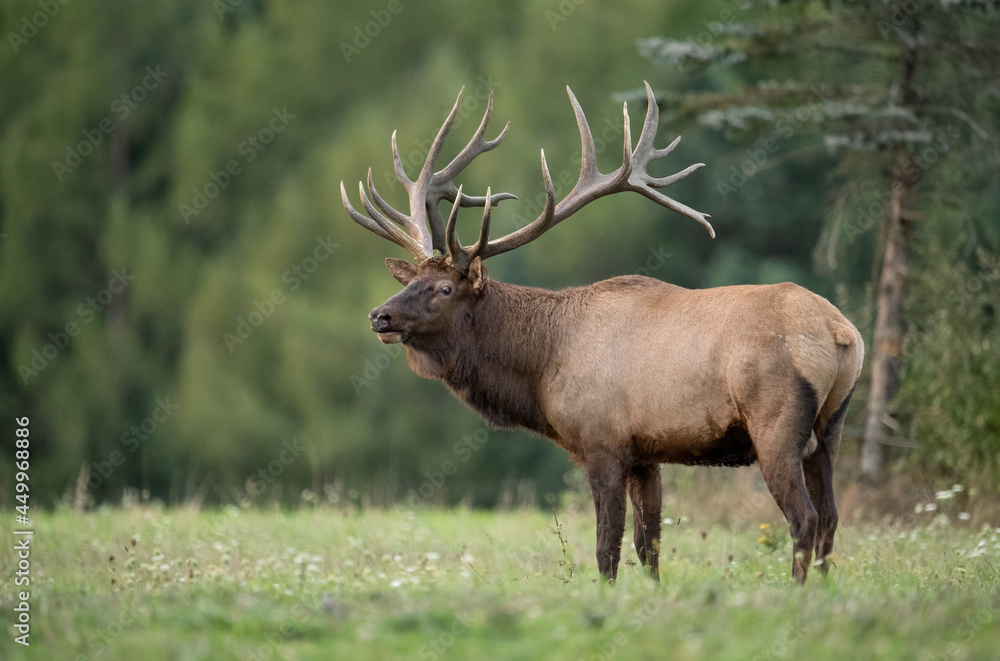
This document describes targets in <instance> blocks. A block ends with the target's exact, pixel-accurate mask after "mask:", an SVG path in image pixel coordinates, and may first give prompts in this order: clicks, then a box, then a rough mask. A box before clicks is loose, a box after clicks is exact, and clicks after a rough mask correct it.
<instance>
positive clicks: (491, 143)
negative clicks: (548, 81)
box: [427, 91, 517, 253]
mask: <svg viewBox="0 0 1000 661" xmlns="http://www.w3.org/2000/svg"><path fill="white" fill-rule="evenodd" d="M492 116H493V92H492V91H491V92H490V93H489V96H488V97H487V100H486V112H485V113H483V118H482V120H481V121H480V122H479V128H477V129H476V132H475V134H474V135H473V136H472V138H471V139H470V140H469V142H468V144H466V145H465V147H463V148H462V151H460V152H459V153H458V154H457V155H456V156H455V158H453V159H452V160H451V162H450V163H449V164H448V165H446V166H445V167H444V168H442V169H441V170H439V171H437V172H435V173H434V178H433V180H432V184H431V187H430V189H429V190H428V193H427V214H428V215H427V217H428V226H429V227H430V230H431V236H432V237H433V244H434V247H435V248H437V249H438V250H440V251H441V252H442V253H443V252H444V250H445V248H446V245H445V244H447V240H446V238H445V234H446V228H445V223H444V219H443V218H442V217H441V211H440V209H439V207H438V205H439V203H440V202H441V200H450V201H452V202H454V201H455V200H456V199H457V197H456V192H457V190H458V189H457V188H456V187H455V177H457V176H458V175H459V174H460V173H461V172H462V171H463V170H465V168H467V167H469V165H470V164H471V163H472V161H473V160H475V159H476V157H478V156H480V155H481V154H485V153H486V152H488V151H491V150H493V149H496V148H497V147H499V146H500V143H501V142H503V139H504V138H505V137H507V131H508V130H509V129H510V122H507V124H506V125H505V126H504V127H503V130H502V131H500V134H499V135H497V137H495V138H493V139H492V140H486V139H485V135H486V129H487V127H488V126H489V123H490V118H491V117H492ZM486 199H487V198H485V197H477V196H472V195H464V196H462V198H461V204H460V206H463V207H481V206H483V205H485V204H486ZM516 199H517V196H516V195H511V194H510V193H498V194H497V195H494V196H493V197H492V203H493V204H498V203H500V202H502V201H503V200H516Z"/></svg>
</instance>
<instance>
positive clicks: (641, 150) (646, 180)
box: [628, 81, 715, 239]
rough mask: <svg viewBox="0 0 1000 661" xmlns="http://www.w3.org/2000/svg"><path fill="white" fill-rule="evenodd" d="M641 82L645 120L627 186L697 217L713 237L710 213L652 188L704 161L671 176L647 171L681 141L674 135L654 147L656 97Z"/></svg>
mask: <svg viewBox="0 0 1000 661" xmlns="http://www.w3.org/2000/svg"><path fill="white" fill-rule="evenodd" d="M643 83H644V84H645V86H646V102H647V106H646V121H645V122H643V125H642V133H641V134H640V135H639V142H638V143H637V144H636V147H635V153H634V170H633V172H632V173H631V175H630V176H629V177H628V184H629V189H630V190H634V191H635V192H637V193H641V194H643V195H645V196H646V197H648V198H649V199H651V200H653V201H654V202H656V203H657V204H660V205H662V206H665V207H667V208H668V209H670V210H672V211H676V212H677V213H680V214H683V215H685V216H687V217H689V218H692V219H694V220H697V221H698V222H699V223H701V224H702V225H703V226H704V227H705V229H707V230H708V233H709V235H711V237H712V238H713V239H714V238H715V229H714V228H713V227H712V224H711V223H710V222H708V218H709V216H708V215H707V214H703V213H701V212H700V211H695V210H694V209H692V208H691V207H689V206H687V205H686V204H681V203H680V202H678V201H676V200H674V199H673V198H670V197H668V196H667V195H664V194H663V193H661V192H660V191H658V190H655V189H656V188H663V187H666V186H669V185H671V184H673V183H675V182H678V181H680V180H681V179H683V178H685V177H686V176H688V175H689V174H691V173H692V172H694V171H695V170H697V169H698V168H700V167H704V165H705V164H704V163H695V164H694V165H689V166H688V167H686V168H684V169H683V170H681V171H680V172H677V173H676V174H673V175H670V176H669V177H652V176H650V175H649V173H648V172H647V171H646V166H648V165H649V163H650V162H651V161H654V160H656V159H659V158H663V157H664V156H666V155H667V154H669V153H670V152H672V151H673V150H674V148H675V147H676V146H677V144H678V143H679V142H680V140H681V138H680V136H677V138H676V139H675V140H674V141H673V142H672V143H670V145H669V146H668V147H666V148H665V149H656V148H655V147H654V146H653V139H654V138H655V136H656V128H657V126H658V125H659V118H660V108H659V106H657V105H656V98H655V97H654V96H653V89H652V88H651V87H650V86H649V83H648V82H645V81H643Z"/></svg>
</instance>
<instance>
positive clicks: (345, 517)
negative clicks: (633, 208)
mask: <svg viewBox="0 0 1000 661" xmlns="http://www.w3.org/2000/svg"><path fill="white" fill-rule="evenodd" d="M4 514H5V515H8V516H9V518H10V520H11V523H12V524H13V519H14V515H13V513H12V512H5V513H4ZM559 520H560V522H561V523H562V524H563V526H562V534H563V536H564V537H565V538H566V539H567V542H568V543H567V547H566V553H565V556H564V554H563V551H562V550H561V548H560V542H559V539H558V538H557V537H556V535H555V534H554V533H553V528H554V523H553V520H552V515H551V513H544V512H539V511H534V510H530V511H523V510H521V511H508V512H478V511H466V510H434V511H416V512H410V511H404V510H388V511H363V512H358V511H356V510H352V511H343V512H342V511H339V510H332V509H317V510H308V509H305V510H300V511H294V512H288V511H282V512H278V511H273V512H265V511H259V510H244V511H239V510H236V509H229V510H220V511H214V512H211V511H206V512H195V511H191V510H162V509H156V508H139V509H128V510H122V509H103V510H99V511H96V512H92V513H87V514H74V513H72V512H69V511H57V512H54V513H48V514H45V515H43V516H39V517H37V518H36V519H35V520H34V522H33V524H34V525H33V527H34V530H35V535H34V539H33V542H32V546H33V548H32V555H31V572H32V574H31V578H32V584H31V586H30V591H31V598H30V607H31V636H30V641H31V646H30V647H27V648H26V647H23V646H21V645H18V644H15V643H14V642H13V637H14V634H13V633H12V624H13V607H14V605H15V599H14V594H15V593H14V589H15V588H14V586H13V585H12V576H13V571H14V567H15V566H16V563H17V558H16V554H15V552H14V551H13V550H12V548H11V547H12V543H7V544H5V545H4V548H3V550H2V551H0V561H2V568H3V589H2V592H0V621H2V623H3V628H4V634H3V639H2V640H0V657H2V658H4V659H9V660H11V661H15V660H18V659H46V660H49V659H51V660H57V661H58V660H63V659H66V660H74V659H79V660H81V661H82V660H83V659H91V660H93V659H139V660H140V661H156V660H159V659H211V660H213V661H215V660H219V659H261V660H263V659H323V660H328V659H392V658H417V659H445V658H490V659H503V658H508V659H531V658H544V659H586V660H590V659H600V660H602V661H607V660H609V659H613V658H618V659H632V658H663V659H761V660H763V659H783V658H789V659H792V658H808V659H817V660H818V659H837V660H838V661H839V660H842V659H876V658H897V659H924V660H933V661H937V660H939V659H941V660H943V659H949V660H951V659H953V660H956V661H958V660H962V659H995V658H997V657H998V655H1000V626H998V620H1000V618H998V609H1000V569H998V560H997V558H998V551H1000V535H998V533H997V532H996V531H995V530H994V529H992V528H988V527H984V528H982V529H977V530H974V529H970V528H969V527H968V525H967V524H963V522H960V521H953V522H952V523H950V524H948V525H945V524H944V523H943V522H942V521H940V520H938V521H937V523H935V524H931V525H926V526H921V527H907V528H902V527H894V526H886V525H882V526H874V525H869V526H842V527H841V531H840V534H839V536H838V539H837V548H838V558H837V566H836V567H835V568H834V569H832V570H831V572H830V575H829V576H828V577H827V578H826V579H824V578H823V577H821V576H820V575H819V574H818V573H814V574H813V575H811V576H810V578H809V581H808V583H807V585H806V586H805V587H798V586H796V585H795V584H794V583H793V582H792V580H791V576H790V559H789V552H790V545H789V542H788V537H787V533H785V532H782V531H783V530H784V526H775V527H774V528H772V529H771V530H769V531H768V530H765V531H764V533H765V534H761V533H762V531H761V530H760V529H759V523H758V522H746V523H744V524H742V525H741V526H737V527H736V529H735V530H734V529H733V528H731V527H729V526H722V525H711V526H706V527H705V528H701V527H699V526H698V525H697V517H695V523H691V520H685V521H683V522H682V523H681V524H680V525H672V526H667V527H666V528H665V531H664V537H663V562H662V568H661V571H662V577H663V582H662V584H661V585H659V586H657V585H656V584H653V583H652V582H650V581H648V580H647V579H645V578H644V577H643V576H642V575H641V572H640V570H639V568H638V567H637V566H635V565H634V563H633V562H632V560H633V559H634V552H633V551H632V549H631V544H630V542H629V541H628V540H626V543H625V548H624V550H623V559H625V558H627V559H628V560H629V563H628V564H626V565H624V566H623V567H622V569H621V572H620V577H619V581H618V585H617V586H616V587H614V588H608V587H601V586H599V585H597V584H596V582H595V581H594V579H595V577H596V563H595V561H594V559H593V550H594V523H593V521H592V519H591V514H590V513H589V512H587V511H586V510H584V509H579V510H575V509H571V510H569V511H565V512H561V513H560V515H559ZM14 527H15V526H13V525H12V526H11V528H14ZM774 530H777V531H778V532H777V534H775V533H774ZM702 533H704V535H703V534H702ZM758 538H764V541H759V539H758ZM8 539H11V538H10V537H8ZM133 540H134V543H133ZM324 593H325V594H326V597H325V599H324Z"/></svg>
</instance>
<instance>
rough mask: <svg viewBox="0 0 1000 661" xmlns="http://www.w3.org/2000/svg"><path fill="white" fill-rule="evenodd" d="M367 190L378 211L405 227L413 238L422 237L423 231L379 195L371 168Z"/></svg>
mask: <svg viewBox="0 0 1000 661" xmlns="http://www.w3.org/2000/svg"><path fill="white" fill-rule="evenodd" d="M368 191H369V192H370V193H371V196H372V200H374V202H375V205H376V206H377V207H378V208H379V210H380V211H382V213H384V214H385V215H387V216H388V217H389V218H391V219H392V220H394V221H396V222H397V223H399V224H400V225H402V226H403V227H405V228H406V231H407V232H408V233H409V235H410V236H412V237H414V238H416V237H423V234H424V232H422V231H421V229H420V227H419V226H418V225H417V224H416V223H414V222H413V220H412V219H411V218H410V217H409V216H407V215H406V214H404V213H403V212H401V211H399V210H398V209H394V208H393V207H392V206H390V205H389V203H388V202H386V201H385V199H383V198H382V196H381V195H379V193H378V190H377V189H376V188H375V180H374V178H373V177H372V169H371V168H368Z"/></svg>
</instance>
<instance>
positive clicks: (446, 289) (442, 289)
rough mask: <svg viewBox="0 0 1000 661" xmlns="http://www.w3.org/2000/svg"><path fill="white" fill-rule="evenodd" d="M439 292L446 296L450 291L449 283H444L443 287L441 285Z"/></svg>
mask: <svg viewBox="0 0 1000 661" xmlns="http://www.w3.org/2000/svg"><path fill="white" fill-rule="evenodd" d="M441 293H442V294H444V295H445V296H447V295H448V294H450V293H451V285H445V286H444V287H442V288H441Z"/></svg>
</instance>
